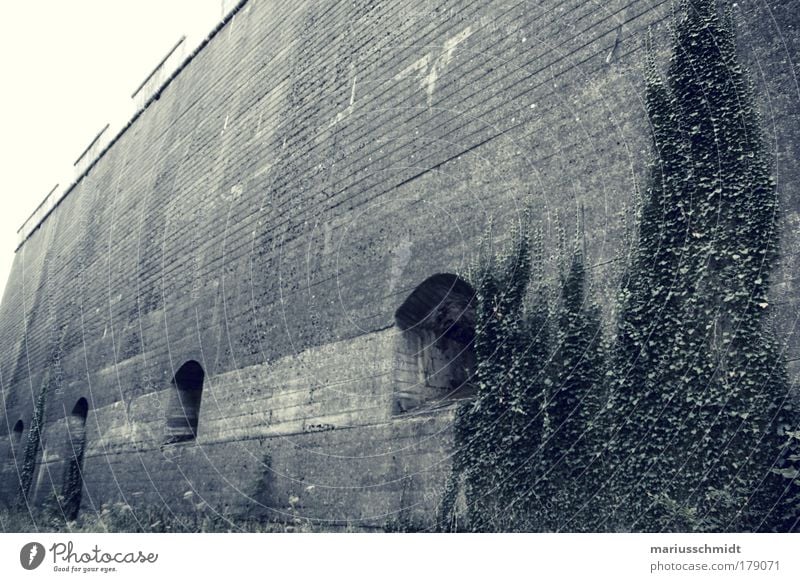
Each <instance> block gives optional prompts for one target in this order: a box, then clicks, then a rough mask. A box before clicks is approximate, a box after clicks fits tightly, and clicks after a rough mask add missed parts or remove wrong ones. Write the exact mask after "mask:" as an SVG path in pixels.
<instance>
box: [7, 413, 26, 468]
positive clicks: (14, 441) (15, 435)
mask: <svg viewBox="0 0 800 582" xmlns="http://www.w3.org/2000/svg"><path fill="white" fill-rule="evenodd" d="M24 430H25V423H24V422H22V419H21V418H20V419H19V420H18V421H17V422H16V424H14V428H13V429H12V430H11V435H10V436H11V439H10V443H9V447H8V458H9V459H12V458H14V456H15V455H16V454H17V447H19V443H21V442H22V432H23V431H24Z"/></svg>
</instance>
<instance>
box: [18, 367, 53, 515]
mask: <svg viewBox="0 0 800 582" xmlns="http://www.w3.org/2000/svg"><path fill="white" fill-rule="evenodd" d="M47 385H48V382H47V381H45V382H43V383H42V387H41V388H40V389H39V395H38V396H37V398H36V403H35V404H34V407H33V418H31V426H30V428H29V429H28V440H27V442H26V443H25V452H24V454H23V457H22V459H23V460H22V471H20V474H19V491H18V494H17V506H18V507H19V508H20V509H22V508H28V507H30V504H29V503H28V493H29V492H30V489H31V484H32V483H33V472H34V469H35V468H36V460H37V458H38V456H39V447H40V446H41V440H42V429H43V428H44V412H45V404H46V402H47Z"/></svg>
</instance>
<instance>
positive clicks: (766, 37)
mask: <svg viewBox="0 0 800 582" xmlns="http://www.w3.org/2000/svg"><path fill="white" fill-rule="evenodd" d="M738 4H739V9H738V10H739V13H740V18H739V21H740V37H739V38H740V45H741V47H742V57H743V58H744V59H745V61H746V62H747V63H748V64H749V66H750V68H751V71H752V73H753V76H754V78H755V80H756V82H757V85H758V94H759V98H760V105H761V107H762V111H763V115H764V126H765V131H766V135H765V138H766V140H767V143H768V144H769V147H770V149H771V150H772V152H773V154H774V157H775V173H776V176H777V178H778V184H779V188H780V191H781V194H782V197H783V209H784V214H783V216H782V220H783V222H784V225H785V228H784V233H785V235H784V241H783V248H784V253H783V267H782V270H781V272H780V274H779V275H778V276H777V277H776V285H775V303H776V304H777V305H778V309H779V310H780V317H779V322H780V325H781V326H782V328H781V337H782V339H783V340H784V342H785V344H786V345H787V347H788V350H789V352H788V353H789V359H790V360H795V359H797V358H798V357H800V355H799V352H800V349H798V340H797V334H794V330H795V327H796V319H797V314H798V309H797V302H798V299H799V298H800V297H799V295H798V293H797V280H796V273H797V272H798V269H797V254H796V253H795V251H794V249H796V248H798V242H799V241H798V232H799V231H798V226H800V214H798V210H800V200H799V197H800V182H798V179H799V178H800V176H799V175H798V160H799V159H800V151H798V149H799V148H800V139H798V138H800V124H798V121H799V120H798V116H799V115H800V110H798V106H797V103H798V96H800V93H799V92H798V84H797V79H796V77H795V73H794V63H796V62H797V60H798V46H799V45H800V39H798V28H797V27H798V24H799V23H800V22H799V21H800V17H798V13H797V11H796V10H795V8H796V7H794V6H793V2H790V1H789V0H769V1H767V0H745V1H743V2H739V3H738ZM669 13H670V3H669V2H664V1H661V0H641V1H637V0H609V1H607V2H601V3H597V2H586V1H584V0H550V1H545V2H524V1H521V2H514V1H494V2H490V1H486V0H479V1H472V0H436V1H430V0H424V1H423V0H420V1H413V0H402V1H391V0H390V1H385V2H381V3H376V2H372V1H370V0H355V1H352V2H327V1H325V2H317V1H305V2H304V1H300V0H298V1H296V2H278V1H274V2H269V1H266V0H262V1H257V0H251V1H250V2H247V3H246V4H244V6H243V7H242V8H241V9H240V10H239V11H238V12H237V13H236V14H235V16H234V17H233V18H232V19H231V20H230V21H229V22H228V23H227V24H226V25H225V26H224V27H223V28H222V29H221V30H220V31H219V32H218V33H217V34H216V35H215V36H214V38H213V39H212V40H211V41H210V42H209V43H208V45H207V46H206V47H205V48H204V49H203V50H202V51H200V52H199V53H198V54H197V55H196V56H195V57H194V58H193V59H192V60H191V62H189V63H188V64H187V66H186V67H185V68H184V69H183V70H182V71H181V72H180V74H179V75H177V76H176V77H175V78H174V80H172V81H171V82H170V83H169V84H168V85H167V86H166V87H165V89H164V90H163V91H162V93H161V94H160V96H159V98H158V100H156V101H154V102H153V103H152V104H151V105H150V106H149V107H147V108H146V109H145V110H144V111H143V112H142V114H141V115H140V116H139V117H138V118H137V119H136V121H135V122H134V123H133V124H132V125H131V126H130V127H129V128H128V129H127V130H126V131H124V132H123V133H122V134H121V135H120V137H119V138H118V140H117V141H116V142H115V143H114V145H113V146H112V147H111V148H110V149H109V150H108V151H107V152H106V153H105V154H104V155H103V156H102V157H101V158H100V159H99V160H98V161H97V163H96V164H94V165H93V166H92V167H91V168H90V170H89V172H88V174H86V175H85V176H84V177H83V179H82V180H81V181H80V182H79V183H77V185H76V186H75V187H74V188H73V190H72V191H71V192H70V193H69V195H68V196H66V198H65V199H64V200H63V201H62V202H61V203H60V205H59V206H58V207H57V208H56V209H55V210H54V211H53V212H52V213H51V214H50V215H49V216H48V218H47V219H46V220H44V221H43V223H42V224H41V226H40V227H39V228H38V229H37V230H35V231H34V232H33V233H32V234H31V236H30V237H29V238H28V239H27V240H26V241H25V242H24V244H23V245H22V246H21V247H20V249H19V250H18V252H17V256H16V259H15V263H14V268H13V271H12V273H11V276H10V280H9V284H8V287H7V289H6V291H5V295H4V297H3V302H2V305H0V322H2V324H1V325H0V372H1V373H2V385H1V387H2V397H3V401H2V404H3V407H4V410H5V415H4V422H0V455H2V456H3V457H4V458H8V455H7V454H6V453H7V448H8V443H9V442H10V436H9V435H10V434H11V431H12V427H13V425H14V423H15V422H16V421H17V420H18V419H20V418H21V419H23V421H24V422H25V426H26V432H25V434H24V435H23V439H22V442H21V443H20V444H19V445H18V446H17V449H16V456H15V457H13V456H12V457H11V460H10V461H7V462H6V463H5V465H4V470H3V474H2V483H3V485H2V489H0V495H2V497H3V498H4V499H6V500H8V499H12V498H13V496H14V494H15V491H16V482H17V474H18V468H19V467H20V466H21V457H22V454H21V453H22V449H23V448H24V446H25V440H26V438H27V427H29V426H30V419H31V416H32V411H33V401H34V400H35V396H36V394H37V393H38V390H39V388H40V386H41V385H42V384H43V383H45V382H47V383H48V385H49V386H50V388H51V390H52V392H51V394H50V396H49V397H48V404H47V415H46V419H47V422H48V424H47V428H46V432H45V439H46V446H45V451H44V454H43V457H42V459H43V462H42V463H41V464H40V468H39V470H38V473H37V477H36V480H35V485H34V488H35V495H36V497H37V499H39V500H43V499H45V498H46V497H47V496H48V495H49V494H50V492H51V491H52V490H53V488H54V487H55V489H56V490H59V489H60V486H61V478H62V471H63V464H64V459H65V454H66V453H65V450H64V449H63V444H64V432H65V430H66V420H65V417H66V416H67V415H68V413H69V411H70V410H71V409H72V407H73V406H74V404H75V402H76V401H77V400H78V399H79V398H80V397H86V398H87V400H88V401H89V405H90V406H89V414H88V420H87V424H86V428H87V449H86V454H85V460H84V472H85V491H84V498H83V509H84V511H86V510H91V509H92V508H99V507H100V506H101V504H103V503H106V502H109V501H114V500H118V499H119V500H124V501H127V502H128V503H131V504H135V503H147V504H156V505H163V506H167V507H171V508H175V510H176V511H178V510H183V509H182V508H183V505H185V504H186V503H187V502H186V501H185V500H184V493H185V492H187V491H194V492H195V497H194V500H195V501H196V500H197V499H199V498H202V499H205V500H207V502H208V503H209V504H210V505H211V506H213V507H214V508H216V509H218V510H219V511H228V512H235V511H249V510H250V509H251V508H253V507H261V506H264V507H267V508H271V510H270V509H264V511H272V512H273V513H274V512H278V513H281V512H284V513H285V512H286V511H287V508H288V506H289V501H288V500H289V498H290V497H292V496H296V497H298V498H299V501H298V502H296V503H295V506H296V507H297V508H299V509H298V510H297V511H299V512H300V513H301V514H302V515H306V516H311V517H314V518H318V519H322V520H331V521H332V522H336V523H340V522H347V521H350V522H355V523H359V524H363V525H376V526H380V525H383V524H385V523H387V522H389V521H391V520H396V519H398V518H400V517H402V518H403V519H419V520H423V521H424V520H430V518H431V512H432V510H433V508H435V505H436V502H437V499H438V495H439V493H440V491H441V486H442V481H443V477H444V475H445V474H446V473H447V471H448V470H449V461H448V457H447V455H448V453H447V451H448V450H449V446H448V443H449V441H450V438H451V435H450V431H449V427H450V422H451V419H452V412H453V410H452V407H444V408H439V409H434V410H428V411H424V412H420V413H418V414H407V415H402V414H401V415H392V414H391V408H392V406H391V400H392V394H393V390H394V387H393V385H392V384H393V383H392V381H391V379H392V377H393V374H392V365H393V364H392V362H393V361H394V360H395V358H394V350H395V348H394V346H395V345H396V344H397V342H396V341H395V340H396V337H395V336H396V335H397V334H398V333H399V330H398V329H397V328H396V327H395V326H394V319H393V315H394V312H395V310H396V309H397V307H398V306H399V305H400V304H401V303H402V302H403V301H404V299H405V298H406V297H407V296H408V295H409V294H410V293H411V292H412V290H413V289H414V288H415V287H416V286H417V285H419V284H420V283H421V282H422V281H424V280H425V279H426V278H427V277H429V276H430V275H433V274H434V273H457V272H462V271H463V270H464V269H465V268H466V266H467V264H468V262H469V261H470V259H471V258H472V256H473V254H474V249H475V243H476V240H477V239H478V237H479V235H480V233H481V232H482V231H483V229H484V228H485V226H486V223H487V218H488V217H489V216H490V215H493V216H494V224H495V225H496V228H497V231H498V232H497V233H496V235H497V238H498V239H503V238H505V236H506V232H507V230H508V227H509V225H510V223H511V221H512V220H513V219H514V217H515V216H516V213H517V212H518V210H519V208H520V207H521V206H522V204H524V202H525V201H526V200H527V199H528V198H529V197H530V198H531V199H532V200H533V201H534V206H535V208H536V211H537V213H539V215H540V218H541V220H542V224H543V225H544V226H545V229H546V232H547V235H548V237H549V238H548V242H547V247H546V248H547V249H548V253H550V249H552V248H554V244H553V238H554V231H555V230H556V227H557V225H559V224H560V225H563V226H564V227H565V228H566V229H567V231H568V232H569V231H570V229H571V228H572V226H571V225H572V224H574V221H575V216H576V213H577V209H578V208H580V207H581V206H583V208H584V209H585V230H586V242H587V248H588V255H589V257H588V258H589V262H590V263H591V264H592V265H593V268H592V271H591V274H592V281H593V292H594V294H595V296H596V298H597V299H599V300H600V301H601V302H602V303H603V305H605V306H606V311H607V314H608V315H609V317H611V316H613V313H610V306H611V304H612V301H611V299H612V298H613V296H614V294H615V291H616V288H617V277H618V274H619V270H620V266H621V264H622V262H623V261H624V259H625V256H626V253H627V251H628V246H627V242H626V240H625V231H626V225H628V226H629V225H630V223H631V220H632V211H631V209H632V208H633V207H634V206H635V203H636V202H635V201H636V199H637V196H638V195H639V193H640V192H641V190H642V187H643V181H644V178H645V174H644V169H645V162H646V160H647V158H648V155H649V140H648V136H647V121H646V116H645V112H644V110H643V105H642V96H643V80H642V51H641V47H642V41H643V37H644V35H645V31H646V30H647V28H648V27H653V30H654V33H655V40H656V43H657V45H658V46H660V47H662V49H663V51H662V54H664V55H665V54H666V50H668V48H669V42H668V30H667V23H668V17H669ZM190 359H194V360H196V361H198V362H200V363H201V365H202V366H203V368H204V370H205V373H206V377H205V383H204V388H203V400H202V410H201V414H200V421H199V430H198V438H197V439H196V441H192V442H188V443H184V444H181V445H176V446H172V447H166V448H164V447H161V443H162V441H163V435H164V425H165V411H166V408H167V406H168V402H169V398H170V395H171V393H170V391H171V390H172V389H173V388H172V386H171V383H170V380H171V379H172V377H173V375H174V373H175V371H176V370H177V369H178V368H179V367H180V366H181V365H182V364H183V363H184V362H186V361H187V360H190ZM14 458H16V460H17V461H16V462H15V461H14V460H13V459H14ZM266 458H269V459H271V461H270V469H269V470H267V469H266V468H265V464H264V461H265V459H266ZM265 475H266V476H265Z"/></svg>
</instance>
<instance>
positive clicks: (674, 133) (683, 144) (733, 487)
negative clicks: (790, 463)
mask: <svg viewBox="0 0 800 582" xmlns="http://www.w3.org/2000/svg"><path fill="white" fill-rule="evenodd" d="M682 9H683V10H682V12H683V13H682V15H681V16H680V17H679V20H678V22H677V23H676V26H675V30H674V35H673V54H672V58H671V60H670V64H669V68H668V70H667V73H666V79H663V78H662V77H661V75H660V73H659V72H658V69H657V66H656V63H655V59H654V58H653V56H652V52H651V51H649V54H648V57H647V74H646V89H647V90H646V104H647V109H648V113H649V114H650V121H651V127H652V135H653V144H654V150H655V154H656V155H655V156H654V160H653V163H652V165H651V170H650V178H649V184H648V190H647V194H646V198H645V202H644V208H643V210H642V216H641V221H640V224H639V237H638V245H637V248H636V254H635V258H634V260H633V262H632V264H631V267H630V269H629V272H628V274H627V280H626V283H625V285H624V286H623V289H622V298H621V301H622V310H621V317H620V322H619V328H618V334H617V341H616V344H615V349H614V354H613V362H614V365H613V366H612V370H614V371H615V376H614V378H613V393H614V397H613V403H614V404H613V408H614V410H615V411H616V412H617V418H616V421H615V427H614V428H615V431H614V435H613V438H614V442H613V444H612V445H611V446H610V449H609V450H610V452H611V464H612V465H613V471H612V474H611V476H610V477H609V483H610V486H611V491H612V492H613V496H614V498H615V500H616V503H615V505H616V507H618V508H619V511H616V512H615V519H612V520H610V521H612V522H614V521H616V524H617V527H618V528H621V529H635V530H643V529H654V530H657V531H663V530H679V531H685V530H699V531H703V530H712V531H725V530H746V531H751V530H759V529H771V528H772V527H775V526H776V524H774V523H772V518H771V517H770V516H769V514H770V508H771V507H773V506H774V505H775V504H779V503H780V502H781V496H782V493H783V487H782V484H781V483H780V481H779V480H778V479H777V478H776V477H775V476H774V474H773V473H772V472H771V469H772V467H773V465H774V464H775V463H776V461H778V456H779V454H780V450H781V447H782V443H783V441H784V440H785V436H784V435H783V433H784V432H785V430H786V428H788V426H789V424H790V422H791V417H790V415H791V413H792V411H791V410H790V407H789V403H788V400H787V396H788V387H789V384H788V380H787V376H786V372H785V369H784V366H783V364H782V361H781V358H780V349H779V348H778V346H777V345H776V343H775V341H774V339H773V338H772V337H771V336H770V334H769V330H768V327H767V326H765V321H766V318H767V316H768V313H769V311H770V305H769V300H768V297H767V293H768V290H769V280H770V275H771V272H772V271H773V269H774V266H775V262H776V260H777V252H778V233H777V210H778V195H777V191H776V188H775V184H774V182H773V180H772V178H771V177H770V174H769V160H768V158H767V155H766V152H765V150H764V147H763V145H762V142H761V134H760V129H759V127H760V126H759V119H758V112H757V110H756V107H755V104H754V98H753V89H752V86H751V85H750V83H749V81H748V78H747V74H746V72H745V70H744V68H743V67H742V66H741V65H740V64H739V62H738V58H737V55H736V46H735V40H734V30H733V28H734V24H733V18H732V15H731V12H730V11H725V12H722V11H721V10H720V9H719V8H718V6H717V4H716V2H714V1H713V0H691V1H687V2H684V3H683V6H682Z"/></svg>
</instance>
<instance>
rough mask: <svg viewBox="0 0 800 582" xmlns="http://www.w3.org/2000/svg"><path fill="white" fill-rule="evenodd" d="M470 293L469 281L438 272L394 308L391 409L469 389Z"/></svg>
mask: <svg viewBox="0 0 800 582" xmlns="http://www.w3.org/2000/svg"><path fill="white" fill-rule="evenodd" d="M474 297H475V291H474V290H473V289H472V287H471V286H470V285H469V283H467V282H466V281H464V280H463V279H461V278H460V277H458V276H456V275H451V274H448V273H440V274H437V275H433V276H431V277H429V278H428V279H426V280H425V281H424V282H423V283H421V284H420V285H419V286H418V287H417V288H416V289H414V291H413V292H412V293H411V294H410V295H409V296H408V298H406V300H405V301H404V302H403V304H402V305H401V306H400V307H399V308H398V309H397V312H396V313H395V316H394V317H395V324H396V325H397V328H398V329H399V332H400V333H398V335H397V336H396V339H395V359H394V366H393V372H392V379H393V385H394V387H395V393H394V398H393V402H392V413H393V414H401V413H404V412H408V411H411V410H415V409H419V410H425V409H428V408H435V407H438V406H442V405H447V404H449V403H451V402H453V401H455V400H460V399H463V398H469V397H471V396H473V395H474V394H475V387H474V386H473V385H472V376H473V374H474V370H475V354H474V351H473V341H474V339H475V310H474V306H473V299H474Z"/></svg>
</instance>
